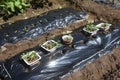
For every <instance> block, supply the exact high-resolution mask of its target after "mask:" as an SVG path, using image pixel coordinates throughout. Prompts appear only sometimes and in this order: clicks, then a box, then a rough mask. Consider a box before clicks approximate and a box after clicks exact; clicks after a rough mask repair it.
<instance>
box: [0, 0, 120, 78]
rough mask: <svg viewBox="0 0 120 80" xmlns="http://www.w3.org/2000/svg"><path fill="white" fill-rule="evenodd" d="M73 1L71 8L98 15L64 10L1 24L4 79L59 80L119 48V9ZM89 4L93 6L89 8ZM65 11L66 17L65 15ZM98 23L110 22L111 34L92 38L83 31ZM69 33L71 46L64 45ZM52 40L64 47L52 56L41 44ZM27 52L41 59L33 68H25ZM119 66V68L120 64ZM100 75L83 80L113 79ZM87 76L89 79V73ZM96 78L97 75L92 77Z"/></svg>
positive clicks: (2, 75)
mask: <svg viewBox="0 0 120 80" xmlns="http://www.w3.org/2000/svg"><path fill="white" fill-rule="evenodd" d="M71 1H72V0H71ZM73 2H74V3H73ZM73 2H72V4H71V5H75V6H76V8H77V9H79V10H80V9H81V10H86V11H88V12H91V13H93V14H94V15H95V16H93V15H91V14H90V15H89V14H86V12H85V11H84V12H81V11H79V10H76V9H72V8H62V9H56V10H52V11H50V12H46V13H44V14H42V15H39V16H36V17H32V18H29V19H27V20H20V21H17V22H15V23H13V22H12V23H11V21H10V23H6V24H2V26H1V27H0V33H1V34H0V35H1V36H0V37H1V39H0V42H1V43H0V45H1V49H0V59H1V60H3V61H1V62H0V64H1V67H0V70H1V75H0V76H1V78H2V79H4V80H9V79H11V80H12V79H14V80H36V79H38V78H39V79H40V80H51V79H52V80H58V79H60V78H61V77H62V78H63V77H64V76H65V75H66V74H67V73H73V74H74V72H75V71H76V70H78V69H81V68H82V67H83V66H85V65H86V63H89V62H91V61H94V60H96V59H97V58H99V57H101V56H102V55H104V54H107V53H109V52H110V51H112V50H113V49H114V47H115V46H116V45H119V41H120V37H119V35H120V29H119V25H118V24H119V16H118V14H119V10H115V9H113V8H111V7H110V6H109V7H108V6H105V5H101V4H98V3H96V2H93V1H82V0H81V1H78V2H77V1H73ZM78 4H79V5H78ZM90 4H93V5H92V6H89V5H90ZM75 6H74V7H75ZM57 7H58V6H57ZM99 7H101V10H100V11H98V8H99ZM52 9H53V8H52ZM50 10H51V9H50ZM106 10H107V12H106ZM63 12H64V13H66V14H63ZM101 12H102V13H101ZM103 12H104V14H103ZM108 12H109V13H108ZM111 12H112V13H111ZM61 13H62V14H61ZM53 14H54V15H53ZM55 15H56V16H55ZM54 16H55V17H54ZM91 16H92V18H91ZM96 16H97V17H96ZM85 17H87V18H85ZM88 17H89V18H88ZM48 18H49V19H50V20H49V19H48ZM18 20H19V19H18ZM41 20H42V22H41ZM99 20H102V21H103V22H104V21H107V22H111V24H112V27H111V28H110V31H107V32H101V31H100V32H99V31H98V34H97V35H93V36H92V37H91V36H90V35H88V34H86V33H84V31H82V30H83V29H82V28H83V27H85V25H86V24H87V22H88V21H90V22H97V21H99ZM3 23H4V22H3ZM98 23H99V22H97V23H95V24H98ZM114 24H115V25H114ZM23 25H24V26H23ZM16 26H17V27H16ZM8 30H9V31H8ZM66 34H71V36H73V42H72V43H70V44H65V43H64V42H62V40H61V39H62V36H63V35H66ZM50 39H54V40H55V41H56V42H58V43H59V44H60V45H61V46H59V47H57V49H55V50H54V51H53V52H50V53H49V51H45V50H44V49H42V48H41V47H40V45H41V44H42V43H43V42H45V41H47V40H50ZM117 49H118V48H117ZM28 51H37V52H38V54H39V55H40V56H41V59H40V60H39V62H38V63H37V64H35V65H34V66H33V65H32V66H29V65H26V64H25V62H24V61H23V60H22V58H21V55H22V54H23V53H26V52H28ZM113 52H114V51H113ZM82 53H84V54H82ZM3 54H4V55H3ZM117 54H118V53H117ZM101 58H102V57H101ZM103 58H104V57H103ZM103 60H104V59H103ZM56 62H57V63H56ZM96 63H97V62H96ZM91 65H92V64H91ZM111 65H112V64H111ZM117 66H118V67H119V65H117ZM114 68H115V67H114ZM18 69H19V70H20V71H19V72H18V71H17V70H18ZM82 69H83V72H86V71H84V68H82ZM117 69H118V68H117ZM85 70H86V69H85ZM110 70H111V69H110ZM110 70H109V71H108V72H110ZM81 71H82V70H81ZM111 72H114V71H111ZM117 72H118V71H117ZM83 74H86V73H83ZM95 74H96V72H95ZM100 74H101V75H100V76H97V77H94V78H93V77H92V78H91V77H86V76H84V77H83V78H82V77H81V79H83V80H84V79H98V80H99V79H110V78H107V77H106V75H109V73H100ZM88 76H90V74H89V73H88ZM93 76H95V75H94V74H93ZM18 77H19V78H18ZM64 79H66V78H64ZM112 79H113V78H112ZM66 80H67V79H66ZM69 80H71V79H70V78H69ZM75 80H77V78H75ZM78 80H79V79H78Z"/></svg>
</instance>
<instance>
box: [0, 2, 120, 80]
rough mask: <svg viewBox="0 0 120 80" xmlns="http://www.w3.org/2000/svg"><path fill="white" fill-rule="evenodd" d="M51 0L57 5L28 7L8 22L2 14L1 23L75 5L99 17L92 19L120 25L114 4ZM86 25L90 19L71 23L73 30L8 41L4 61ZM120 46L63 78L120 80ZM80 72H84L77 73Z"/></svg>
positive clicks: (65, 79) (71, 79)
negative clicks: (52, 37)
mask: <svg viewBox="0 0 120 80" xmlns="http://www.w3.org/2000/svg"><path fill="white" fill-rule="evenodd" d="M51 1H52V2H53V5H52V6H51V7H44V8H42V9H36V10H35V9H31V8H28V9H27V11H25V13H24V14H19V15H17V16H14V17H12V18H9V20H7V21H4V20H3V19H2V17H1V18H0V24H4V23H8V22H14V21H17V20H21V19H27V18H29V17H33V16H37V15H40V14H41V13H43V12H46V11H49V10H53V9H57V8H62V7H73V8H76V9H80V10H84V11H87V12H90V13H92V14H94V15H95V17H94V16H93V17H92V19H96V20H105V21H109V22H111V23H113V24H118V25H119V24H120V15H118V14H120V10H118V9H114V8H113V7H110V6H106V5H103V4H98V3H96V2H93V1H91V0H70V3H69V2H64V1H61V0H60V1H59V0H58V1H56V0H51ZM91 4H92V5H91ZM71 5H73V6H71ZM85 24H86V22H78V23H74V24H72V25H69V26H72V27H71V28H69V29H64V28H63V29H56V30H54V31H52V32H48V33H46V34H43V35H42V36H41V37H38V38H35V39H31V40H24V41H19V42H17V43H16V44H11V43H5V44H4V45H3V49H2V50H3V51H2V52H0V59H1V60H4V59H7V58H10V57H12V56H14V55H16V53H19V52H21V51H24V50H25V49H28V48H33V47H34V46H36V45H37V44H39V43H40V42H43V41H45V40H47V39H49V38H50V36H51V35H53V34H55V36H57V35H60V34H63V32H66V31H68V30H74V29H75V28H77V27H78V26H80V25H81V26H82V25H85ZM0 29H1V28H0ZM63 30H64V31H63ZM56 33H57V34H56ZM119 49H120V47H117V48H116V49H114V50H113V51H112V52H111V53H110V54H108V55H105V56H103V57H101V58H99V59H97V60H96V61H94V62H93V63H91V64H88V65H87V66H86V67H84V68H83V69H82V70H79V71H78V72H77V73H74V74H71V75H70V76H67V78H64V79H63V80H80V79H81V80H114V79H115V80H119V79H120V65H119V64H120V60H119V59H120V57H119V55H120V50H119ZM90 67H91V68H90ZM106 69H107V70H106ZM78 73H80V74H81V75H76V74H78ZM71 76H72V78H71ZM77 77H78V78H77ZM114 77H115V78H114ZM113 78H114V79H113Z"/></svg>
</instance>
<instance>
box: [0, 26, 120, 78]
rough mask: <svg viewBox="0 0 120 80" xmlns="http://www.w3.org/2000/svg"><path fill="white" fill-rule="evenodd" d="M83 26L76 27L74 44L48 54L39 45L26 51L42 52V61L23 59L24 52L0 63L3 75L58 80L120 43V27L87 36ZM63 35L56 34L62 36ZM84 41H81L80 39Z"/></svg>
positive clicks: (5, 76)
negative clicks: (31, 61) (90, 36)
mask: <svg viewBox="0 0 120 80" xmlns="http://www.w3.org/2000/svg"><path fill="white" fill-rule="evenodd" d="M79 31H80V30H79V29H77V31H74V32H73V33H72V34H71V35H72V36H73V37H74V41H73V46H72V47H70V46H66V45H62V46H61V47H59V48H58V49H57V50H56V51H55V52H53V53H48V54H45V53H44V52H43V51H41V49H40V46H36V47H34V48H32V49H28V50H26V51H24V52H27V51H31V50H35V51H37V52H39V55H41V56H42V59H41V60H40V62H41V63H40V64H37V65H35V66H33V67H30V66H27V65H26V64H25V63H24V62H23V60H21V54H22V53H23V52H21V53H19V54H18V55H16V56H14V57H12V58H10V59H7V60H5V61H4V62H1V63H0V75H1V77H3V78H4V80H59V78H60V77H61V76H64V75H66V74H67V73H68V72H73V71H74V70H76V69H79V68H81V67H83V66H84V65H85V64H86V63H88V62H90V61H93V60H95V59H97V58H98V57H100V56H101V55H104V54H107V53H108V52H110V51H111V50H112V49H113V48H114V47H115V46H116V45H119V44H120V29H117V28H116V29H113V30H111V31H110V32H108V33H106V34H97V35H96V37H95V38H94V39H88V38H87V37H86V36H85V35H84V34H83V33H81V32H79ZM61 36H62V35H60V36H58V37H56V38H55V40H60V38H61ZM81 40H83V41H85V44H80V43H79V41H81Z"/></svg>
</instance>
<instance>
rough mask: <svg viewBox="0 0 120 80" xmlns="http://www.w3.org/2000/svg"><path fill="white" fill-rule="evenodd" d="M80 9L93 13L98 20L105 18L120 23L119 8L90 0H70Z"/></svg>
mask: <svg viewBox="0 0 120 80" xmlns="http://www.w3.org/2000/svg"><path fill="white" fill-rule="evenodd" d="M71 1H72V2H74V4H75V5H76V6H77V7H79V8H80V9H83V10H86V11H88V12H91V13H93V14H95V15H96V16H97V17H98V18H99V19H100V20H101V19H103V20H107V21H109V22H111V23H114V24H119V23H120V15H119V14H120V10H118V9H114V8H113V7H110V6H107V5H102V4H98V3H96V2H94V1H92V0H71Z"/></svg>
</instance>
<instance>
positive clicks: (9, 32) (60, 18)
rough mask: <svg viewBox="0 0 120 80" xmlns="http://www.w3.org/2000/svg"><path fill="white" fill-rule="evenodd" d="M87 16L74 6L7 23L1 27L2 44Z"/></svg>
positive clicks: (0, 37) (0, 40) (30, 36)
mask: <svg viewBox="0 0 120 80" xmlns="http://www.w3.org/2000/svg"><path fill="white" fill-rule="evenodd" d="M85 17H86V13H85V12H80V11H78V10H75V9H72V8H63V9H57V10H52V11H49V12H46V13H44V14H43V15H41V16H37V17H33V18H30V19H27V20H21V21H17V22H15V23H7V24H4V25H1V26H2V29H0V45H3V44H4V43H5V42H10V43H15V42H17V41H20V40H23V39H31V38H34V37H37V36H40V35H41V34H43V33H45V32H47V31H49V30H53V29H55V28H60V27H64V26H65V25H67V24H70V23H72V22H75V21H76V20H80V19H83V18H85Z"/></svg>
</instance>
